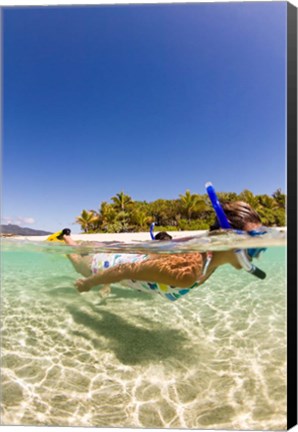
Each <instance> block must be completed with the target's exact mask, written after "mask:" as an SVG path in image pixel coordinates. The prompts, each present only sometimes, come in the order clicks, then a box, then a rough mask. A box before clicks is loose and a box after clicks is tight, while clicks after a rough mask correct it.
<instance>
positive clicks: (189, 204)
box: [75, 189, 286, 234]
mask: <svg viewBox="0 0 298 432" xmlns="http://www.w3.org/2000/svg"><path fill="white" fill-rule="evenodd" d="M217 195H218V198H219V200H220V202H221V203H225V202H228V201H245V202H247V203H249V204H250V205H251V206H252V207H254V208H255V210H256V211H257V212H258V213H259V215H260V217H261V220H262V223H263V224H264V225H265V226H268V227H281V226H285V225H286V208H285V207H286V195H285V194H283V193H282V191H281V189H277V190H276V191H275V192H274V193H273V194H272V195H266V194H263V195H254V194H253V193H252V192H251V191H249V190H247V189H245V190H244V191H243V192H241V193H240V194H236V193H235V192H219V193H218V194H217ZM214 220H215V215H214V211H213V209H212V206H211V204H210V201H209V198H208V196H207V194H204V195H199V194H192V193H191V192H190V190H186V192H185V194H184V195H183V194H180V195H179V197H178V198H177V199H157V200H155V201H152V202H147V201H135V200H133V198H132V197H131V196H129V195H126V194H125V193H124V192H120V193H117V194H116V195H115V196H113V197H111V202H106V201H103V202H101V204H100V205H99V210H98V211H96V210H86V209H84V210H82V212H81V214H80V215H79V216H78V217H76V221H75V223H76V224H79V225H80V226H81V230H82V232H84V233H90V234H94V233H125V232H143V231H148V229H149V226H150V224H151V223H152V222H155V224H156V226H158V229H159V230H167V231H186V230H187V231H191V230H206V229H208V228H209V226H210V225H211V224H212V223H213V222H214Z"/></svg>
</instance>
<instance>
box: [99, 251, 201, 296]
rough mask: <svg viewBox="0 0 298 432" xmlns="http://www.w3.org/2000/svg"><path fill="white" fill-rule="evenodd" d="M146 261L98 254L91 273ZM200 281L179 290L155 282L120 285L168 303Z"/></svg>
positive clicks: (139, 256)
mask: <svg viewBox="0 0 298 432" xmlns="http://www.w3.org/2000/svg"><path fill="white" fill-rule="evenodd" d="M146 259H148V255H146V254H107V253H98V254H95V255H94V256H93V259H92V264H91V271H92V274H96V273H97V272H98V271H99V270H104V269H107V268H110V267H114V266H116V265H120V264H124V263H139V262H141V261H144V260H146ZM200 283H201V281H197V282H195V283H194V284H193V285H192V286H191V287H189V288H179V287H175V286H171V285H166V284H162V283H157V282H147V281H136V280H124V281H121V285H123V286H125V287H129V288H133V289H136V290H138V291H143V292H146V293H151V294H159V295H161V296H162V297H164V298H166V299H167V300H170V301H175V300H178V299H179V298H180V297H182V296H184V295H185V294H187V293H189V292H190V291H191V290H192V289H193V288H195V287H197V286H199V285H200Z"/></svg>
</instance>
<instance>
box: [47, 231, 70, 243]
mask: <svg viewBox="0 0 298 432" xmlns="http://www.w3.org/2000/svg"><path fill="white" fill-rule="evenodd" d="M70 233H71V231H70V229H69V228H64V229H63V230H60V231H57V232H55V233H54V234H51V235H50V236H49V237H48V238H47V239H46V241H50V242H63V236H64V235H70Z"/></svg>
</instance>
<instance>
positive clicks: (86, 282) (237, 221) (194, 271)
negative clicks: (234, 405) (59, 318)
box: [61, 183, 266, 301]
mask: <svg viewBox="0 0 298 432" xmlns="http://www.w3.org/2000/svg"><path fill="white" fill-rule="evenodd" d="M206 187H207V192H208V194H209V198H210V200H211V203H212V205H213V208H214V211H215V213H216V216H217V222H216V223H215V224H214V225H213V226H211V227H210V231H214V230H219V229H221V228H224V229H233V230H237V231H238V233H240V231H241V232H242V233H243V231H245V232H246V233H247V234H250V235H251V236H255V235H261V234H264V231H260V229H263V227H262V223H261V219H260V216H259V215H258V214H257V212H256V211H255V210H254V209H253V208H252V207H251V206H250V205H249V204H247V203H245V202H242V201H236V202H231V203H225V204H222V205H221V204H220V203H219V201H218V199H217V196H216V193H215V191H214V189H213V186H212V185H211V183H207V184H206ZM64 232H66V234H62V235H61V237H62V239H63V240H64V242H65V243H66V244H67V245H70V246H76V245H77V244H76V242H75V241H74V240H73V239H72V238H71V236H70V235H68V234H69V233H70V230H67V229H65V230H64ZM181 240H183V239H179V241H181ZM173 241H175V240H173ZM263 250H264V249H246V250H236V251H235V250H225V251H214V252H202V253H201V252H190V253H179V254H151V253H150V254H115V253H97V254H94V255H90V256H81V255H78V254H69V255H68V258H69V259H70V261H71V263H72V264H73V266H74V268H75V270H76V271H77V272H78V273H80V274H81V275H82V276H84V279H78V280H77V281H76V283H75V285H76V287H77V289H78V291H79V292H85V291H89V290H90V289H91V288H93V287H95V286H99V285H101V286H102V285H104V287H101V288H102V289H101V291H100V293H101V294H102V296H106V295H108V294H109V292H110V288H109V284H115V283H120V282H121V285H123V286H125V287H127V286H128V287H130V288H133V289H136V290H139V291H145V292H147V293H148V292H150V293H157V294H160V295H161V296H162V297H164V298H167V299H168V300H172V301H174V300H177V299H178V298H180V297H182V296H184V295H185V294H187V293H188V292H189V291H191V290H192V289H194V288H196V287H198V286H200V285H202V284H203V283H204V282H205V281H206V280H207V279H209V277H210V276H211V275H212V273H213V272H214V271H215V270H216V269H217V268H219V267H220V266H222V265H224V264H230V265H232V266H233V267H234V268H236V269H241V268H244V269H245V270H246V271H248V272H250V273H252V274H254V275H255V276H257V277H259V278H260V279H264V277H265V276H266V275H265V273H264V272H262V270H260V269H258V268H257V267H255V266H254V265H253V264H252V259H253V258H256V257H258V256H259V254H260V252H261V251H263Z"/></svg>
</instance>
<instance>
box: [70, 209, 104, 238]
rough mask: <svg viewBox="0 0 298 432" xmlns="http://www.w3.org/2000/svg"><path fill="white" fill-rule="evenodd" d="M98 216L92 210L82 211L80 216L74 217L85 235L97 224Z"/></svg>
mask: <svg viewBox="0 0 298 432" xmlns="http://www.w3.org/2000/svg"><path fill="white" fill-rule="evenodd" d="M98 220H99V215H98V213H96V212H95V211H94V210H83V211H82V213H81V215H80V216H77V217H76V222H75V223H78V224H79V225H81V228H82V230H83V231H84V232H85V233H87V232H89V231H91V230H93V229H94V228H95V225H96V224H97V223H98Z"/></svg>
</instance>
